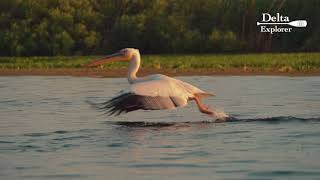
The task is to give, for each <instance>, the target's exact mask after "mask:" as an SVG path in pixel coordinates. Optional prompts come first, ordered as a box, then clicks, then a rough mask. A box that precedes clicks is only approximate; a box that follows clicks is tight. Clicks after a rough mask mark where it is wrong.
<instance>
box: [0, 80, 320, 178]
mask: <svg viewBox="0 0 320 180" xmlns="http://www.w3.org/2000/svg"><path fill="white" fill-rule="evenodd" d="M180 79H182V80H185V81H187V82H190V83H192V84H194V85H197V86H199V87H201V88H202V89H204V90H207V91H214V92H215V93H216V94H217V96H216V97H214V98H210V99H207V100H206V103H207V104H209V105H211V106H212V107H215V108H217V109H219V110H222V111H225V112H227V113H228V114H230V115H232V116H233V117H234V118H233V119H230V121H229V122H227V123H212V119H211V118H210V117H208V116H205V115H203V114H201V113H199V112H198V110H197V108H196V106H195V105H194V104H192V103H191V104H190V105H189V106H187V107H186V108H180V109H177V110H173V111H170V110H165V111H153V112H149V111H138V112H133V113H130V114H126V115H122V116H119V117H106V116H104V115H103V114H101V113H99V112H97V111H96V110H95V109H93V108H91V107H90V105H89V104H87V103H86V101H88V100H89V101H94V102H103V101H105V100H107V99H109V98H111V97H113V96H114V95H115V94H117V93H118V91H119V90H121V89H124V88H126V87H127V82H126V80H125V79H122V78H104V79H99V78H78V77H28V76H26V77H0V117H1V121H0V122H1V124H0V176H1V179H106V178H108V179H172V178H174V179H263V178H265V179H277V178H290V179H316V178H318V177H320V171H319V168H320V161H319V153H320V142H319V136H320V131H319V130H320V119H319V117H320V111H319V109H320V101H319V100H320V91H319V90H320V80H319V78H318V77H272V76H271V77H265V76H257V77H181V78H180Z"/></svg>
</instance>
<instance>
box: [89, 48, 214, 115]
mask: <svg viewBox="0 0 320 180" xmlns="http://www.w3.org/2000/svg"><path fill="white" fill-rule="evenodd" d="M115 61H130V66H129V71H128V75H127V78H128V82H129V83H130V86H129V88H128V89H126V90H124V91H122V92H121V93H120V95H118V96H116V97H114V98H112V99H111V100H109V101H107V102H105V103H102V104H101V105H102V106H101V109H103V110H106V112H107V114H109V115H116V116H117V115H119V114H121V113H128V112H131V111H135V110H139V109H143V110H160V109H175V108H176V107H183V106H186V105H187V104H188V102H189V101H192V100H194V101H195V102H196V104H197V106H198V108H199V110H200V112H202V113H205V114H208V115H213V116H214V115H215V111H213V110H211V109H210V108H209V107H208V106H207V105H205V104H204V103H203V101H202V99H203V98H206V97H209V96H214V94H213V93H208V92H205V91H203V90H201V89H199V88H197V87H195V86H192V85H191V84H189V83H186V82H183V81H181V80H178V79H174V78H171V77H168V76H165V75H162V74H154V75H149V76H145V77H141V78H139V77H137V72H138V70H139V67H140V62H141V58H140V52H139V50H138V49H135V48H125V49H122V50H120V51H119V52H117V53H114V54H111V55H108V56H106V57H104V58H102V59H99V60H95V61H93V62H91V63H90V64H88V65H87V66H88V67H96V66H99V65H102V64H105V63H109V62H115Z"/></svg>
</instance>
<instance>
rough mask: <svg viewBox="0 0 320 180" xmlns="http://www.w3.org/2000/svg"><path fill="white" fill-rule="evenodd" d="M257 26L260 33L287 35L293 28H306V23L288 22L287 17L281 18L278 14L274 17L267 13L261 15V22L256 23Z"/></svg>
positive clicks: (304, 21) (303, 21)
mask: <svg viewBox="0 0 320 180" xmlns="http://www.w3.org/2000/svg"><path fill="white" fill-rule="evenodd" d="M257 26H260V32H263V33H270V34H273V33H289V32H291V31H292V29H293V27H297V28H301V27H307V21H306V20H295V21H291V22H290V19H289V17H288V16H283V15H281V14H280V13H277V14H276V15H275V16H272V15H271V14H269V13H262V20H261V22H257ZM270 26H271V27H270ZM283 26H284V27H283ZM288 26H289V27H288Z"/></svg>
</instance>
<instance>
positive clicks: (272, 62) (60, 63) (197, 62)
mask: <svg viewBox="0 0 320 180" xmlns="http://www.w3.org/2000/svg"><path fill="white" fill-rule="evenodd" d="M96 58H97V57H94V56H56V57H0V69H36V68H39V69H54V68H83V67H84V65H86V64H87V63H89V62H90V61H91V60H92V59H96ZM127 65H128V64H127V63H126V62H115V63H110V64H106V65H105V66H104V68H107V69H113V68H122V67H127ZM142 66H143V67H145V68H155V69H215V70H228V69H230V68H240V69H246V68H249V69H258V70H261V71H266V70H279V71H292V70H295V71H310V70H319V69H320V53H277V54H271V53H268V54H241V55H214V54H204V55H143V56H142Z"/></svg>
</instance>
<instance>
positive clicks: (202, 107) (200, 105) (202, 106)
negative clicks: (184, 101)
mask: <svg viewBox="0 0 320 180" xmlns="http://www.w3.org/2000/svg"><path fill="white" fill-rule="evenodd" d="M194 100H195V101H196V103H197V105H198V108H199V111H200V112H202V113H205V114H210V115H213V114H214V111H212V110H210V108H209V107H208V106H207V105H205V104H203V102H202V100H201V97H200V96H199V95H194Z"/></svg>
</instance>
